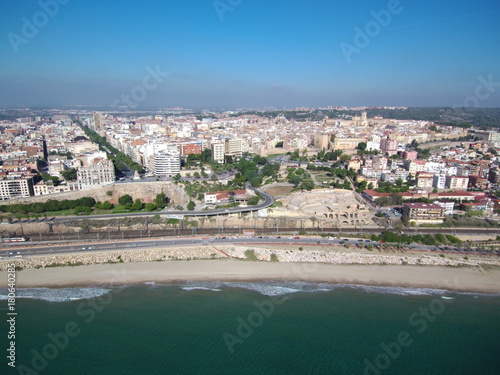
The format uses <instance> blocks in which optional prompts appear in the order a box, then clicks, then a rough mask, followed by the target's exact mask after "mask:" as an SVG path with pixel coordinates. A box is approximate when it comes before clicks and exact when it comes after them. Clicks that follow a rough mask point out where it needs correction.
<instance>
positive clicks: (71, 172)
mask: <svg viewBox="0 0 500 375" xmlns="http://www.w3.org/2000/svg"><path fill="white" fill-rule="evenodd" d="M61 176H63V178H64V179H65V180H66V181H75V180H76V177H77V176H76V168H69V169H66V170H65V171H62V172H61Z"/></svg>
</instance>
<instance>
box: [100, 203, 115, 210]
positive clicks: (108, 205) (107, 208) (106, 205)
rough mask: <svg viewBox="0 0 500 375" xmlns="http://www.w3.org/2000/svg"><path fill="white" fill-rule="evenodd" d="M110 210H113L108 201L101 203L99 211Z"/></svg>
mask: <svg viewBox="0 0 500 375" xmlns="http://www.w3.org/2000/svg"><path fill="white" fill-rule="evenodd" d="M112 208H113V205H112V204H111V203H109V202H108V201H106V202H103V203H102V204H101V209H103V210H111V209H112Z"/></svg>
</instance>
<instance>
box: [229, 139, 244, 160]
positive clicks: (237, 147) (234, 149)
mask: <svg viewBox="0 0 500 375" xmlns="http://www.w3.org/2000/svg"><path fill="white" fill-rule="evenodd" d="M225 153H226V155H227V156H232V157H236V158H241V156H242V155H243V141H242V140H241V139H239V138H235V139H226V142H225Z"/></svg>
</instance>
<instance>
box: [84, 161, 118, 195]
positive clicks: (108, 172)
mask: <svg viewBox="0 0 500 375" xmlns="http://www.w3.org/2000/svg"><path fill="white" fill-rule="evenodd" d="M76 176H77V179H76V182H77V185H78V189H80V190H81V189H88V188H93V187H98V186H105V185H109V184H112V183H114V182H115V167H114V165H113V162H112V161H111V160H108V159H100V160H99V161H97V162H95V163H94V164H92V165H89V166H87V167H80V168H78V169H77V171H76Z"/></svg>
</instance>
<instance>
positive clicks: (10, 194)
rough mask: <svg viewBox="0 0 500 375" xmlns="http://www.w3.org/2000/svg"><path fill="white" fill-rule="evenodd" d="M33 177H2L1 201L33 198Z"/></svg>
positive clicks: (0, 179)
mask: <svg viewBox="0 0 500 375" xmlns="http://www.w3.org/2000/svg"><path fill="white" fill-rule="evenodd" d="M34 194H35V193H34V190H33V177H8V176H7V177H0V200H2V201H4V200H9V199H14V198H27V197H31V196H33V195H34Z"/></svg>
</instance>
